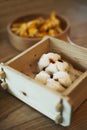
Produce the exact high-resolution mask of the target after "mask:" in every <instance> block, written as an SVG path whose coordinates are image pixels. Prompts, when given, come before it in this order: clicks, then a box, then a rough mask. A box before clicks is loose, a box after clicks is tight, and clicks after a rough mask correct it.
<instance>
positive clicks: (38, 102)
mask: <svg viewBox="0 0 87 130" xmlns="http://www.w3.org/2000/svg"><path fill="white" fill-rule="evenodd" d="M1 67H3V69H4V71H5V73H6V83H7V84H8V91H9V92H10V93H11V94H12V95H14V96H16V97H17V98H18V99H20V100H22V101H23V102H25V103H26V104H28V105H30V106H31V107H33V108H35V109H36V110H38V111H39V112H41V113H43V114H44V115H46V116H47V117H49V118H51V119H52V120H54V121H56V119H57V117H58V116H59V115H60V111H58V110H57V109H56V106H57V104H58V103H59V102H60V100H61V98H62V97H61V95H58V94H56V93H54V92H52V91H50V90H49V89H47V88H45V86H42V85H41V84H38V83H36V82H35V81H34V80H33V79H31V78H29V77H27V76H25V75H24V74H22V73H20V72H18V71H16V70H14V69H12V68H10V67H8V66H5V65H3V66H2V65H1ZM62 116H63V122H62V123H60V124H61V125H63V126H68V125H70V118H71V105H70V104H69V103H67V101H66V100H64V110H63V115H62ZM58 123H59V122H58Z"/></svg>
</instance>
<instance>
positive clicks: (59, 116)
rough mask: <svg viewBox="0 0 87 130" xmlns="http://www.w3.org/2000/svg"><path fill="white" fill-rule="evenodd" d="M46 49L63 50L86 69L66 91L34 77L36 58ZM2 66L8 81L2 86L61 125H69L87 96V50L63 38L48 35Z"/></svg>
mask: <svg viewBox="0 0 87 130" xmlns="http://www.w3.org/2000/svg"><path fill="white" fill-rule="evenodd" d="M47 52H56V53H59V54H61V55H62V57H63V58H65V59H66V60H67V61H68V62H70V63H71V64H73V65H74V66H75V67H76V68H78V69H79V70H81V71H82V72H83V73H82V75H81V76H80V77H79V78H78V79H77V80H75V82H74V83H73V84H72V85H71V86H70V87H69V88H67V89H66V90H65V91H64V92H63V93H60V92H55V91H53V90H51V89H49V88H47V87H46V86H44V85H42V84H40V83H38V82H36V81H35V80H34V77H35V75H36V73H37V62H38V60H39V58H40V56H41V55H42V54H44V53H47ZM0 69H1V80H2V83H5V84H4V85H3V87H4V88H7V91H8V92H10V93H11V94H12V95H14V96H16V97H17V98H19V99H20V100H22V101H23V102H25V103H26V104H28V105H30V106H31V107H33V108H35V109H36V110H38V111H39V112H41V113H43V114H44V115H46V116H47V117H49V118H50V119H52V120H54V121H55V123H58V124H60V125H63V126H68V125H70V122H71V116H72V112H74V111H75V110H76V108H78V107H79V105H80V104H81V103H82V102H83V101H84V100H85V99H86V98H87V94H86V91H87V71H86V69H87V50H83V49H81V48H77V47H74V46H72V45H70V44H68V43H65V42H64V41H61V40H58V39H55V38H52V37H45V38H44V39H42V41H40V42H38V43H37V44H36V45H34V46H32V47H31V48H29V49H27V50H26V51H24V52H22V53H21V54H20V55H18V56H16V57H14V58H13V59H11V60H10V61H8V62H7V63H1V64H0ZM2 73H4V74H2ZM77 93H78V94H77Z"/></svg>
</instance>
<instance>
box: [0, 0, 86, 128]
mask: <svg viewBox="0 0 87 130" xmlns="http://www.w3.org/2000/svg"><path fill="white" fill-rule="evenodd" d="M53 10H54V11H56V12H57V14H61V15H63V16H65V17H67V18H68V19H69V21H70V24H71V32H70V36H71V38H72V39H73V41H74V42H76V43H77V44H80V45H81V46H85V47H87V1H86V0H73V1H72V0H66V1H64V0H47V1H46V0H44V1H43V0H37V1H36V0H17V1H14V0H0V62H4V61H7V60H9V59H10V58H12V57H14V56H15V55H17V54H19V53H20V52H18V51H17V50H15V49H14V48H13V47H12V46H11V45H10V44H9V41H8V37H7V31H6V26H7V24H8V23H9V22H10V21H11V20H13V19H14V18H16V17H18V16H19V15H23V14H26V13H28V14H31V13H39V12H40V13H50V12H52V11H53ZM34 129H36V130H49V129H51V130H77V129H78V130H82V129H83V130H86V129H87V100H86V101H85V102H84V103H83V104H82V105H81V106H80V107H79V109H78V110H77V111H76V112H75V113H74V114H73V118H72V123H71V126H69V127H67V128H64V127H62V126H59V125H55V123H54V122H53V121H51V120H50V119H48V118H47V117H45V116H43V115H42V114H40V113H38V112H37V111H36V110H34V109H33V108H31V107H29V106H27V105H25V104H24V103H22V102H21V101H19V100H18V99H16V98H15V97H13V96H11V95H10V94H8V93H6V92H5V91H3V90H2V89H1V88H0V130H34Z"/></svg>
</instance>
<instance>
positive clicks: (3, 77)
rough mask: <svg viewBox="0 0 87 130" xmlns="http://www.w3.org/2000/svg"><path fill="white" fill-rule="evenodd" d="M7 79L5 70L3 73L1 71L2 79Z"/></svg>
mask: <svg viewBox="0 0 87 130" xmlns="http://www.w3.org/2000/svg"><path fill="white" fill-rule="evenodd" d="M5 78H6V74H5V72H4V70H3V69H1V71H0V79H5Z"/></svg>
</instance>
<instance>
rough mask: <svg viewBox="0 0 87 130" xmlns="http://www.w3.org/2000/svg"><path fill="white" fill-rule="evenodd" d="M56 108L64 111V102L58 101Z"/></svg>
mask: <svg viewBox="0 0 87 130" xmlns="http://www.w3.org/2000/svg"><path fill="white" fill-rule="evenodd" d="M56 109H57V111H59V112H62V111H63V104H62V103H58V105H57V108H56Z"/></svg>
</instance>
